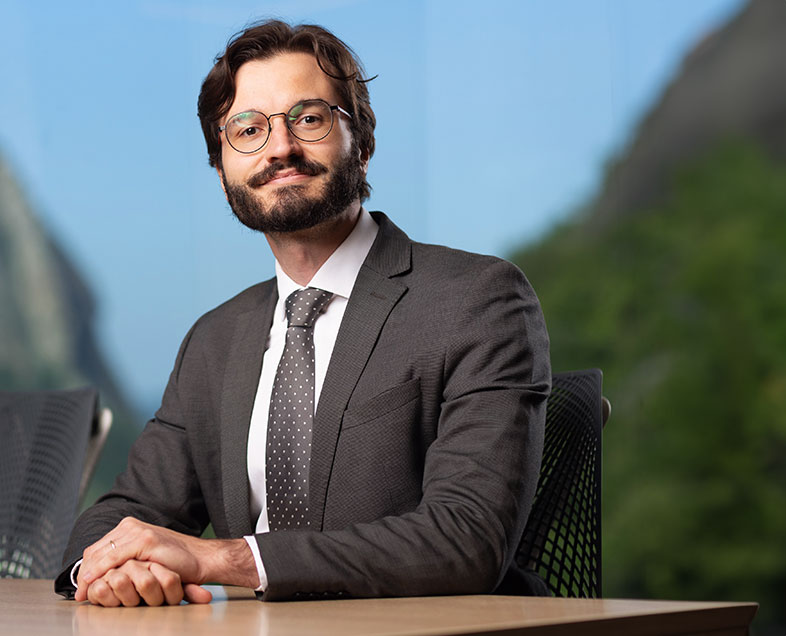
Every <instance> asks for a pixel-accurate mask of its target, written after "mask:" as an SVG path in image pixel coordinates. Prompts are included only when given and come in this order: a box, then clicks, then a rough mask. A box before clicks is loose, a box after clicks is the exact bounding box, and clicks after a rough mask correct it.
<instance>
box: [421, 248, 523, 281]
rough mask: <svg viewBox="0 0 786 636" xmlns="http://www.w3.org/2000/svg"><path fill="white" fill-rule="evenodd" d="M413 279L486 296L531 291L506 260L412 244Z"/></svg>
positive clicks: (516, 270) (521, 274)
mask: <svg viewBox="0 0 786 636" xmlns="http://www.w3.org/2000/svg"><path fill="white" fill-rule="evenodd" d="M411 279H412V281H413V282H414V281H417V282H418V283H421V284H426V283H428V284H430V285H442V286H446V287H448V288H455V287H456V286H459V287H461V288H462V289H464V290H469V289H477V290H478V291H480V292H482V293H484V294H485V293H491V292H493V291H494V290H495V289H498V288H499V287H510V286H514V287H518V288H522V289H523V288H526V289H529V288H530V285H529V282H528V281H527V279H526V277H525V275H524V273H523V272H522V271H521V270H520V269H519V268H518V267H517V266H516V265H514V264H513V263H511V262H509V261H506V260H504V259H502V258H498V257H496V256H490V255H486V254H476V253H474V252H466V251H463V250H458V249H454V248H450V247H445V246H442V245H431V244H427V243H417V242H413V243H412V270H411Z"/></svg>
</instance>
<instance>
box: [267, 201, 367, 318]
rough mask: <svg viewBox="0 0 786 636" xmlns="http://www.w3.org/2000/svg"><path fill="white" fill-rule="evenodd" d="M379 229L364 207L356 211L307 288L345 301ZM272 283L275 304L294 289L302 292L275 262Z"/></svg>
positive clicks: (280, 301)
mask: <svg viewBox="0 0 786 636" xmlns="http://www.w3.org/2000/svg"><path fill="white" fill-rule="evenodd" d="M378 230H379V226H378V225H377V222H376V221H375V220H374V219H373V218H372V216H371V215H370V214H369V213H368V211H367V210H366V209H365V208H361V209H360V214H359V215H358V221H357V223H355V227H354V228H353V229H352V231H351V232H350V233H349V236H347V238H345V239H344V242H343V243H341V245H339V246H338V247H337V248H336V250H335V251H334V252H333V253H332V254H331V255H330V257H329V258H328V259H327V260H326V261H325V262H324V263H322V267H320V268H319V269H318V270H317V272H316V274H314V277H313V278H312V279H311V280H310V281H309V283H308V287H317V288H319V289H324V290H325V291H329V292H331V293H333V294H335V295H337V296H343V297H344V298H349V295H350V294H351V293H352V288H353V287H354V286H355V279H356V278H357V277H358V273H359V272H360V267H361V266H362V265H363V261H365V260H366V256H367V255H368V252H369V250H370V249H371V245H372V244H373V243H374V239H375V238H376V237H377V231H378ZM276 284H277V287H278V298H279V305H281V303H282V302H283V300H285V299H286V298H287V297H288V296H289V295H290V294H291V293H292V292H293V291H295V290H296V289H302V287H301V286H300V285H298V284H297V283H296V282H295V281H293V280H292V279H291V278H290V277H289V276H287V275H286V273H285V272H284V270H283V269H282V268H281V266H280V265H279V263H278V261H276Z"/></svg>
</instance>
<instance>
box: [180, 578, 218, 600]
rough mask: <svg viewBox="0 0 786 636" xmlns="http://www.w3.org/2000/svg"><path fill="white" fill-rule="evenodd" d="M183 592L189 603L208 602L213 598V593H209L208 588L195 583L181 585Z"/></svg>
mask: <svg viewBox="0 0 786 636" xmlns="http://www.w3.org/2000/svg"><path fill="white" fill-rule="evenodd" d="M183 592H184V594H185V597H186V600H187V601H188V602H189V603H195V604H200V605H201V604H203V603H209V602H210V601H212V600H213V594H211V593H210V591H209V590H206V589H205V588H204V587H201V586H199V585H197V584H196V583H186V584H185V585H184V586H183Z"/></svg>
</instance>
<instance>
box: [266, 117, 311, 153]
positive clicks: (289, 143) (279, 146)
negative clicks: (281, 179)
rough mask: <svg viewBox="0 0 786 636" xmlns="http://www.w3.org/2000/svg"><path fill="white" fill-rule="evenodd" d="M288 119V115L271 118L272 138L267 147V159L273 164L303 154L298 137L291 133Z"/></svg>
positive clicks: (269, 139)
mask: <svg viewBox="0 0 786 636" xmlns="http://www.w3.org/2000/svg"><path fill="white" fill-rule="evenodd" d="M286 117H287V116H286V113H276V114H275V115H271V116H270V117H269V120H270V137H269V138H268V140H267V144H266V146H265V159H267V161H269V162H271V163H272V162H274V161H282V160H284V159H287V158H288V157H291V156H292V155H300V154H302V153H303V151H302V148H301V146H300V143H299V142H298V140H297V137H295V136H294V135H293V134H292V133H291V132H290V131H289V127H288V126H287V121H286Z"/></svg>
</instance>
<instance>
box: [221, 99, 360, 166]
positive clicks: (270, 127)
mask: <svg viewBox="0 0 786 636" xmlns="http://www.w3.org/2000/svg"><path fill="white" fill-rule="evenodd" d="M306 102H322V103H323V104H325V106H327V107H328V109H329V110H330V128H328V131H327V132H326V133H325V134H324V135H322V136H321V137H320V138H319V139H302V138H301V137H298V136H297V134H296V133H295V131H294V130H292V127H291V126H290V125H289V121H288V119H287V118H288V115H289V113H290V112H292V109H293V108H295V106H297V105H298V104H305V103H306ZM334 111H338V112H339V113H344V114H345V115H346V116H347V117H349V118H350V119H352V115H351V114H350V113H348V112H347V111H346V110H344V109H343V108H342V107H341V106H339V105H338V104H333V105H330V104H328V103H327V102H326V101H325V100H324V99H321V98H319V97H315V98H314V99H301V100H300V101H299V102H296V103H294V104H292V106H290V107H289V110H287V111H285V112H282V113H273V114H272V115H266V114H265V113H263V112H262V111H261V110H256V109H255V108H251V109H249V110H243V111H240V112H239V113H235V114H234V115H232V117H230V118H229V119H228V120H227V123H226V124H224V125H223V126H219V127H218V132H219V134H220V133H222V132H223V133H224V139H226V140H227V143H228V144H229V147H230V148H232V150H234V151H235V152H239V153H240V154H241V155H253V154H254V153H255V152H259V151H260V150H262V148H264V147H265V145H267V142H268V141H270V135H271V133H272V132H273V124H272V123H271V121H270V120H271V119H273V117H279V116H282V117H284V123H285V124H286V127H287V130H288V131H289V132H290V133H291V134H292V136H293V137H294V138H295V139H297V140H298V141H302V142H304V143H307V144H313V143H317V142H318V141H322V140H323V139H324V138H325V137H327V136H328V135H329V134H330V133H331V132H332V131H333V126H334V125H335V123H336V120H335V118H334V117H333V112H334ZM245 113H259V114H260V115H262V117H264V118H265V119H266V120H267V136H266V137H265V141H263V142H262V145H261V146H260V147H259V148H256V149H255V150H238V149H237V148H235V147H234V146H233V145H232V142H231V141H230V140H229V137H227V134H226V129H227V126H228V125H229V122H230V121H232V120H233V119H234V118H235V117H238V116H239V115H244V114H245Z"/></svg>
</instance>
